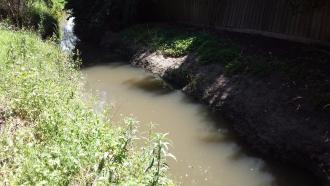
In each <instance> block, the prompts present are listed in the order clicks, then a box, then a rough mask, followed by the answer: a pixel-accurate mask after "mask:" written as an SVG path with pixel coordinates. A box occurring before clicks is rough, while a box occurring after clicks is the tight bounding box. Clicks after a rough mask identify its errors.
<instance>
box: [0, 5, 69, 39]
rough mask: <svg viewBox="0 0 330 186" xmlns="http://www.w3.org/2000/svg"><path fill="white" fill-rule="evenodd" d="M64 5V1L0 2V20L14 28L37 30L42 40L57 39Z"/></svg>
mask: <svg viewBox="0 0 330 186" xmlns="http://www.w3.org/2000/svg"><path fill="white" fill-rule="evenodd" d="M64 5H65V0H21V1H16V0H0V18H2V19H7V20H9V21H10V22H11V24H13V25H15V26H16V27H25V28H33V29H35V30H39V32H40V34H41V36H42V37H43V38H48V37H51V36H53V35H55V36H57V37H58V36H59V31H58V27H59V22H60V20H61V19H62V17H63V11H62V10H63V8H64ZM0 21H1V19H0Z"/></svg>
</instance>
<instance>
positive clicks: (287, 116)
mask: <svg viewBox="0 0 330 186" xmlns="http://www.w3.org/2000/svg"><path fill="white" fill-rule="evenodd" d="M105 41H107V42H105V43H103V44H104V45H105V46H112V47H114V46H115V48H116V50H117V51H118V52H121V53H124V54H127V53H128V54H129V57H130V61H131V63H132V64H133V65H135V66H137V67H141V68H144V69H146V70H147V71H150V72H152V73H154V74H156V75H159V76H160V77H162V78H163V79H164V80H166V81H168V82H170V83H171V84H172V85H174V86H176V87H177V88H179V89H182V91H183V92H185V93H186V94H188V95H190V96H192V97H194V98H196V99H197V100H200V101H201V102H204V103H206V104H208V105H209V106H210V107H211V108H213V109H214V110H216V111H219V114H221V115H222V116H224V117H226V118H227V119H228V120H229V121H231V122H232V128H233V129H234V130H235V131H236V132H237V134H238V135H239V137H240V138H241V139H242V141H243V142H244V143H246V144H248V145H249V146H250V147H251V148H252V149H253V150H254V151H256V152H258V153H260V154H261V155H263V156H265V157H268V158H275V159H278V160H281V161H283V162H286V163H292V164H295V165H297V166H298V167H302V168H305V169H308V170H310V171H311V172H313V173H314V174H315V175H316V176H317V177H319V178H320V180H321V181H322V182H323V183H324V185H330V133H329V131H330V123H329V122H330V117H329V114H328V112H327V111H320V110H319V109H317V108H315V107H314V106H312V104H311V103H310V101H309V100H308V99H305V96H304V93H303V92H302V91H301V90H302V88H301V86H299V85H297V83H296V82H292V81H289V80H288V79H286V78H284V77H282V76H281V75H279V74H277V73H272V74H271V75H269V76H265V77H262V78H261V77H258V76H254V75H251V74H250V75H249V74H239V75H234V76H226V75H225V72H224V67H223V66H222V65H221V64H208V65H200V64H199V63H198V62H197V61H198V58H197V57H196V56H194V55H193V54H190V55H187V56H185V57H181V58H170V57H165V56H164V55H162V54H161V53H159V52H153V51H151V50H150V49H149V48H145V47H143V46H136V45H134V44H132V43H125V42H122V41H121V40H118V36H117V35H112V34H110V35H108V37H107V38H106V39H105ZM259 47H262V44H260V43H259ZM276 47H281V46H276ZM118 48H119V49H118ZM113 49H114V48H112V49H111V50H113ZM284 50H285V49H284ZM123 51H124V52H123ZM309 94H310V91H309ZM325 109H327V108H325Z"/></svg>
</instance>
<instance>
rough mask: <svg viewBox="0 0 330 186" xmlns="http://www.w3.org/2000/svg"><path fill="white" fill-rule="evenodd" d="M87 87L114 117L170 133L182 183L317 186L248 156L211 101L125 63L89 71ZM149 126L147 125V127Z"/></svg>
mask: <svg viewBox="0 0 330 186" xmlns="http://www.w3.org/2000/svg"><path fill="white" fill-rule="evenodd" d="M83 72H84V74H85V75H86V80H87V88H88V89H93V90H95V91H96V92H98V94H99V95H100V103H99V107H101V108H102V107H104V105H106V104H112V105H114V108H115V110H114V112H113V113H115V114H114V116H113V118H114V120H120V119H121V115H131V114H132V115H133V116H134V117H135V118H137V119H138V120H139V121H141V123H144V124H146V125H145V128H144V129H147V128H148V124H150V123H151V122H153V123H157V124H158V125H157V127H156V130H157V131H160V132H165V133H169V138H170V139H171V141H172V144H173V147H172V149H171V152H172V153H173V154H175V156H176V157H177V161H174V160H171V161H170V162H169V165H170V167H171V172H170V173H171V175H172V177H173V178H174V179H175V180H176V181H177V182H180V183H181V184H182V185H187V186H188V185H203V186H213V185H219V186H273V185H280V186H314V184H312V183H311V181H310V180H308V179H307V178H308V177H307V178H306V179H305V178H304V177H306V176H303V174H300V173H297V174H295V173H294V171H290V170H285V169H283V168H278V169H277V168H276V170H277V171H272V170H275V169H273V167H272V166H270V165H269V164H266V163H265V162H264V161H263V160H261V159H258V158H254V157H251V156H248V155H247V154H246V153H245V151H244V150H243V149H242V148H241V146H239V145H238V144H237V143H236V140H235V138H234V137H233V136H232V135H231V134H230V132H229V131H228V130H227V127H226V123H225V122H224V121H222V120H221V118H220V117H219V116H218V115H215V114H213V113H211V112H210V111H209V110H208V109H207V108H206V107H205V106H203V105H201V104H197V103H194V102H193V101H192V100H190V99H188V98H187V97H186V96H185V95H183V94H182V93H181V92H180V91H174V90H171V89H169V88H168V87H167V86H166V84H164V83H163V82H162V81H161V80H159V79H157V78H155V77H153V76H151V75H150V74H148V73H145V72H143V71H141V70H139V69H136V68H133V67H130V66H128V65H125V64H122V63H112V64H109V65H103V66H96V67H90V68H87V69H85V70H83ZM142 128H143V127H142Z"/></svg>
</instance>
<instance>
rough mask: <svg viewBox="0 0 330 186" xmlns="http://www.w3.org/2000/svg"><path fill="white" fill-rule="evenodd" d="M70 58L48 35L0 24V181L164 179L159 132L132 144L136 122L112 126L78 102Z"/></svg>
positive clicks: (76, 73) (55, 182) (79, 96)
mask: <svg viewBox="0 0 330 186" xmlns="http://www.w3.org/2000/svg"><path fill="white" fill-rule="evenodd" d="M76 64H77V62H75V61H72V60H71V58H70V57H68V56H66V55H65V54H63V53H62V52H61V50H60V49H59V48H58V46H56V45H55V44H54V43H53V42H51V41H42V40H41V39H40V38H39V37H38V36H37V35H35V34H32V33H30V32H26V31H13V30H10V29H7V28H4V27H3V26H2V27H0V74H1V76H0V107H2V108H4V109H3V110H5V112H4V113H2V115H3V116H1V117H0V118H3V117H4V118H5V124H4V125H2V126H0V149H1V150H0V183H1V184H4V185H92V184H93V185H94V184H95V185H171V184H172V182H171V181H170V180H169V179H168V178H167V177H166V172H167V170H168V167H167V166H166V163H165V161H166V158H167V157H168V156H171V155H170V154H168V152H167V145H168V144H167V143H166V139H165V138H166V136H165V135H161V134H151V135H150V136H147V137H146V139H145V140H143V141H144V142H145V146H143V147H142V148H141V147H138V146H136V143H135V141H136V140H137V139H138V138H142V137H141V136H139V135H138V133H137V126H136V125H137V122H136V121H134V120H133V119H130V118H127V119H125V121H123V123H122V125H121V126H120V127H115V126H113V124H112V121H110V120H109V119H108V118H107V114H106V113H105V114H96V113H95V112H94V111H93V109H92V108H91V107H89V106H88V105H87V104H86V101H83V99H82V78H81V75H80V73H79V71H78V70H77V67H78V66H77V65H76ZM0 125H1V124H0ZM141 140H142V139H141Z"/></svg>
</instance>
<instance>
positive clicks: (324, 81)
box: [121, 25, 330, 112]
mask: <svg viewBox="0 0 330 186" xmlns="http://www.w3.org/2000/svg"><path fill="white" fill-rule="evenodd" d="M121 35H122V37H123V39H124V40H126V41H127V42H128V43H134V44H135V45H139V46H143V47H146V48H148V49H151V50H153V51H158V52H161V53H162V54H163V55H164V56H167V57H182V56H186V55H190V56H193V58H194V59H196V63H198V65H211V64H219V65H222V66H223V67H224V72H225V75H226V76H228V77H231V76H234V75H244V76H252V77H256V78H258V79H265V80H269V78H270V77H271V76H276V77H277V78H278V79H281V80H282V81H285V82H283V84H288V86H290V87H292V88H295V89H297V90H298V91H299V92H298V93H297V94H299V97H304V98H307V100H308V101H309V102H311V103H312V105H313V106H315V107H316V108H317V110H319V111H322V112H324V111H326V112H330V106H329V105H330V76H329V73H328V72H329V71H330V64H329V61H330V55H329V54H330V52H329V48H325V49H324V48H321V47H317V46H309V45H304V44H299V43H291V42H287V41H281V40H275V39H270V38H264V37H258V36H251V35H244V36H242V35H238V34H236V35H235V34H233V33H220V34H219V33H214V32H209V31H203V30H200V29H196V28H192V27H190V28H189V27H188V28H187V27H178V26H173V25H172V26H171V25H136V26H133V27H130V28H128V29H126V30H124V31H122V32H121Z"/></svg>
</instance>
